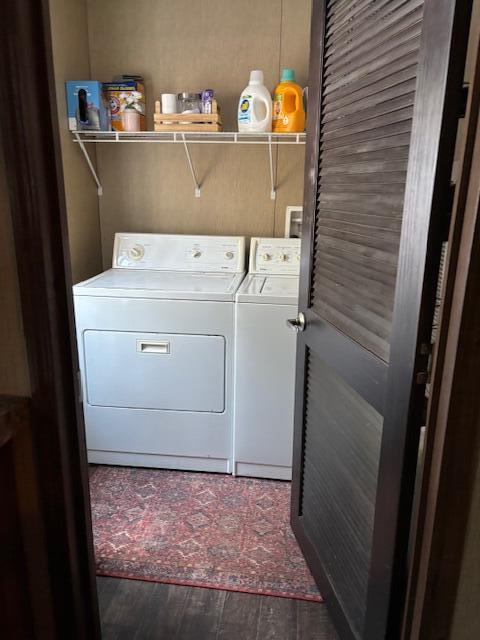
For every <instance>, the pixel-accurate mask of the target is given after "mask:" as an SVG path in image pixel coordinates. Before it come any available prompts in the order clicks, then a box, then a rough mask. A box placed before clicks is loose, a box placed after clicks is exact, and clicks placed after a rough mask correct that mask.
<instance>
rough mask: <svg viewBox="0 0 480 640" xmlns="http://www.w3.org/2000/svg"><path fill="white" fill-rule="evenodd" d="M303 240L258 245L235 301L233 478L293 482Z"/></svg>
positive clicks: (255, 240) (274, 240)
mask: <svg viewBox="0 0 480 640" xmlns="http://www.w3.org/2000/svg"><path fill="white" fill-rule="evenodd" d="M299 272H300V240H299V239H294V238H252V240H251V245H250V264H249V273H248V275H247V277H246V278H245V280H244V282H243V283H242V285H241V286H240V288H239V290H238V292H237V295H236V307H235V399H234V405H235V408H234V454H233V456H234V470H233V471H234V473H235V474H236V475H242V476H256V477H261V478H278V479H282V480H290V479H291V477H292V451H293V408H294V392H295V357H296V338H295V333H294V332H293V331H292V330H291V329H289V328H288V327H287V320H288V319H291V318H295V317H296V316H297V309H298V281H299Z"/></svg>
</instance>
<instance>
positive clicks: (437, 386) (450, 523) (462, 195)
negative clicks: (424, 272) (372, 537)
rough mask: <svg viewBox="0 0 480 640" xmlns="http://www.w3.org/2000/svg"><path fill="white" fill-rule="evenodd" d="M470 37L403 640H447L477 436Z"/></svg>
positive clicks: (477, 191)
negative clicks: (461, 136)
mask: <svg viewBox="0 0 480 640" xmlns="http://www.w3.org/2000/svg"><path fill="white" fill-rule="evenodd" d="M478 31H479V30H478V29H476V30H475V32H474V34H473V42H472V48H473V50H474V54H473V55H474V58H475V59H474V72H473V76H472V78H471V81H470V82H469V101H468V105H467V113H466V140H465V147H464V150H463V161H462V170H461V176H460V180H459V184H458V188H457V195H456V200H455V205H454V217H453V220H452V225H451V231H450V237H449V259H448V264H447V270H446V284H445V293H444V304H443V312H442V320H441V325H440V333H439V339H438V343H437V350H436V353H435V363H434V375H433V385H432V394H431V400H430V405H429V414H428V419H427V436H426V441H425V455H424V470H423V483H422V488H421V496H420V506H419V518H418V523H417V528H416V539H415V543H414V551H413V562H412V576H411V584H410V593H409V602H408V605H409V606H408V608H407V611H406V616H405V620H404V629H403V638H404V640H407V639H408V640H410V639H411V640H434V639H436V638H440V637H442V638H443V637H444V638H447V637H449V634H450V626H451V622H452V615H453V611H454V607H455V601H456V595H457V584H458V579H459V575H460V569H461V563H462V558H463V547H464V537H465V529H466V524H467V519H468V513H469V509H470V504H471V493H472V487H473V483H474V481H475V475H474V474H475V468H474V467H475V463H476V462H478V461H477V460H476V453H475V451H476V446H478V439H479V438H480V396H479V394H478V380H479V379H480V343H479V327H480V304H479V300H480V279H479V277H478V274H479V273H480V214H479V202H480V120H479V107H480V35H479V33H478Z"/></svg>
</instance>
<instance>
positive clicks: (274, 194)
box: [268, 135, 277, 200]
mask: <svg viewBox="0 0 480 640" xmlns="http://www.w3.org/2000/svg"><path fill="white" fill-rule="evenodd" d="M268 160H269V164H270V199H271V200H275V199H276V197H277V185H276V182H277V180H276V178H277V176H276V167H274V164H273V149H272V136H271V135H269V136H268Z"/></svg>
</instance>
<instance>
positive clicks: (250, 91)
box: [238, 70, 272, 133]
mask: <svg viewBox="0 0 480 640" xmlns="http://www.w3.org/2000/svg"><path fill="white" fill-rule="evenodd" d="M238 130H239V131H242V132H250V133H265V132H269V131H271V130H272V96H271V95H270V92H269V90H268V89H267V87H265V86H264V84H263V71H258V70H256V71H252V72H251V73H250V83H249V85H248V87H246V88H245V89H244V91H242V95H241V96H240V100H239V102H238Z"/></svg>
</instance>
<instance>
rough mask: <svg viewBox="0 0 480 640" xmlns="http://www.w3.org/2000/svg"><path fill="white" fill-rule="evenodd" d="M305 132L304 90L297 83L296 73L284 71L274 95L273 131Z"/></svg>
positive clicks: (291, 70) (288, 70)
mask: <svg viewBox="0 0 480 640" xmlns="http://www.w3.org/2000/svg"><path fill="white" fill-rule="evenodd" d="M304 130H305V109H304V108H303V90H302V87H301V86H300V85H298V84H297V83H296V82H295V71H294V70H293V69H284V70H283V71H282V77H281V78H280V84H278V85H277V86H276V88H275V91H274V94H273V131H274V132H275V133H302V131H304Z"/></svg>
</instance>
